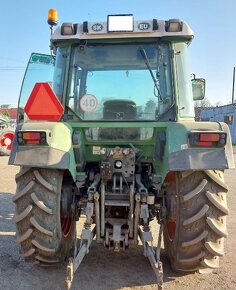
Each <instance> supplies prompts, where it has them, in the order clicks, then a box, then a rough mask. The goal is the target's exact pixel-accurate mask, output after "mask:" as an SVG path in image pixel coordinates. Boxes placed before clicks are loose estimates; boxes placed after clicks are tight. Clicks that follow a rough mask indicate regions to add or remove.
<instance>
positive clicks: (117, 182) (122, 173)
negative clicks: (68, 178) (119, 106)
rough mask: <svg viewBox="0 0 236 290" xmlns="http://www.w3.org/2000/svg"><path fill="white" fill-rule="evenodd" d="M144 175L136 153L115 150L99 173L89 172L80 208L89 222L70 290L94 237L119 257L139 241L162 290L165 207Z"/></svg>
mask: <svg viewBox="0 0 236 290" xmlns="http://www.w3.org/2000/svg"><path fill="white" fill-rule="evenodd" d="M136 168H137V169H136ZM96 171H97V172H96ZM143 171H145V170H143V169H141V168H138V166H136V164H135V152H134V150H133V149H132V148H122V149H121V148H119V147H116V148H113V149H108V150H107V151H106V155H105V158H103V159H102V161H101V163H100V165H99V168H98V169H97V170H96V169H95V168H94V167H93V168H92V169H91V172H89V174H90V179H92V180H91V181H90V185H89V186H87V192H86V194H84V196H86V198H84V203H83V202H81V201H80V202H79V204H80V205H81V204H83V206H82V208H81V209H80V210H79V212H84V214H85V216H86V220H85V223H84V228H83V229H82V233H81V238H80V241H77V236H76V233H75V249H74V256H73V257H71V258H70V259H69V262H68V265H67V278H66V288H67V289H70V287H71V285H72V281H73V275H74V273H75V271H76V270H77V269H78V267H79V265H80V263H81V262H82V260H83V258H84V256H85V255H86V254H87V253H88V252H89V247H90V245H91V242H92V240H93V239H94V237H95V236H96V240H97V242H98V243H103V244H104V246H106V247H108V248H109V249H110V248H112V249H114V251H116V252H119V251H121V250H123V251H124V250H125V249H126V248H128V247H129V246H137V245H138V238H140V240H141V241H142V243H143V247H144V255H145V256H146V257H147V258H148V259H149V261H150V263H151V266H152V268H153V270H154V272H155V275H156V278H157V285H158V289H162V283H163V269H162V262H161V261H160V247H161V239H162V233H163V223H162V219H163V216H162V215H163V214H162V213H164V211H163V210H162V209H163V207H164V204H163V202H162V199H161V197H160V199H159V200H158V194H157V193H158V189H157V184H154V183H153V184H152V183H151V186H150V178H149V179H148V174H146V173H145V172H143ZM145 175H146V178H147V179H148V182H149V186H148V187H147V186H145V185H144V183H145ZM77 186H78V189H79V191H82V189H83V190H84V188H85V187H86V183H85V181H84V182H83V181H82V182H81V181H80V182H79V183H78V184H77ZM148 188H149V190H148ZM150 188H152V190H150ZM155 217H156V218H157V219H158V222H159V224H160V226H159V236H158V238H157V241H158V242H157V247H156V249H155V250H154V247H153V236H152V232H151V229H150V225H149V222H150V221H151V220H152V219H153V218H155Z"/></svg>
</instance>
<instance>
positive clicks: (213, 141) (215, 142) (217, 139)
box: [189, 132, 227, 147]
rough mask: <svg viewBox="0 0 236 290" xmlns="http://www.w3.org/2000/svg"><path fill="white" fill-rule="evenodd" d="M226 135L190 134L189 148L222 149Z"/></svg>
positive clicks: (211, 133)
mask: <svg viewBox="0 0 236 290" xmlns="http://www.w3.org/2000/svg"><path fill="white" fill-rule="evenodd" d="M226 141H227V134H226V133H222V132H191V133H189V143H190V145H191V146H200V147H224V146H225V144H226Z"/></svg>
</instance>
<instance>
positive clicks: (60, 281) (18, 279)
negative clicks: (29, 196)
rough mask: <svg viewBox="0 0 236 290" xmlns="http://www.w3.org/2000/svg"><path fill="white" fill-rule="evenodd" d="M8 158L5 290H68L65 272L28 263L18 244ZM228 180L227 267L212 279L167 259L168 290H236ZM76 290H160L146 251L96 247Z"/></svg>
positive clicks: (235, 203) (0, 276)
mask: <svg viewBox="0 0 236 290" xmlns="http://www.w3.org/2000/svg"><path fill="white" fill-rule="evenodd" d="M7 161H8V157H5V156H0V289H4V290H15V289H18V290H29V289H30V290H32V289H33V290H49V289H55V290H56V289H64V279H65V267H58V268H47V269H45V268H39V267H37V266H34V265H31V264H28V263H25V262H24V260H23V259H22V258H21V257H20V254H19V248H18V246H17V245H16V244H15V226H14V223H13V221H12V218H13V215H14V204H13V202H12V196H13V195H14V192H15V187H16V186H15V181H14V176H15V174H16V173H17V172H18V167H14V166H8V165H7ZM225 180H226V183H227V184H228V186H229V192H228V205H229V209H230V215H229V217H228V233H229V237H228V239H227V240H226V242H225V256H224V257H223V258H222V259H221V267H220V269H218V270H217V271H215V272H214V273H212V274H208V275H200V274H189V275H184V276H179V275H176V274H175V273H173V272H172V271H171V269H170V266H169V264H168V262H167V260H166V256H165V253H164V251H163V252H162V254H161V257H162V261H163V267H164V288H165V289H170V290H173V289H175V290H176V289H177V290H180V289H181V290H182V289H194V288H195V289H196V288H198V289H201V290H202V289H208V290H210V289H212V290H213V289H214V290H216V289H217V290H218V289H236V276H235V271H236V259H235V257H236V256H235V238H236V197H235V196H234V194H235V192H236V180H235V171H233V170H228V171H226V173H225ZM72 289H73V290H75V289H81V290H85V289H88V290H91V289H101V290H108V289H109V290H115V289H126V290H127V289H145V290H147V289H156V285H155V276H154V274H153V271H152V269H151V266H150V264H149V262H148V260H147V259H146V258H145V257H144V256H143V255H142V247H141V246H139V247H138V248H137V249H129V250H127V251H126V252H125V253H114V252H112V251H109V250H107V249H105V248H103V246H101V245H97V244H96V243H95V242H94V243H92V245H91V249H90V253H89V255H87V256H86V257H85V259H84V261H83V262H82V264H81V266H80V268H79V270H78V272H77V273H76V275H75V277H74V283H73V287H72Z"/></svg>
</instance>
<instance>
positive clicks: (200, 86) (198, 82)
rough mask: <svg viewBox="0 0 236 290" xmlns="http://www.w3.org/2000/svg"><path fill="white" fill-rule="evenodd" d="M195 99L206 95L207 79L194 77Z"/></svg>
mask: <svg viewBox="0 0 236 290" xmlns="http://www.w3.org/2000/svg"><path fill="white" fill-rule="evenodd" d="M192 88H193V100H194V101H198V100H202V99H204V97H205V79H195V78H194V79H192Z"/></svg>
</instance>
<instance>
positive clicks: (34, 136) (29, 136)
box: [23, 132, 40, 143]
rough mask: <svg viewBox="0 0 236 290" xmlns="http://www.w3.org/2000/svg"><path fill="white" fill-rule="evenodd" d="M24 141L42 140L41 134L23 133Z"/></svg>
mask: <svg viewBox="0 0 236 290" xmlns="http://www.w3.org/2000/svg"><path fill="white" fill-rule="evenodd" d="M23 139H24V140H40V133H37V132H25V133H23ZM27 143H28V142H27Z"/></svg>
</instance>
